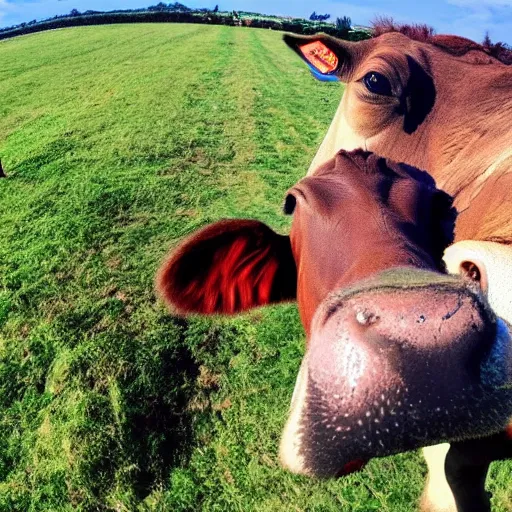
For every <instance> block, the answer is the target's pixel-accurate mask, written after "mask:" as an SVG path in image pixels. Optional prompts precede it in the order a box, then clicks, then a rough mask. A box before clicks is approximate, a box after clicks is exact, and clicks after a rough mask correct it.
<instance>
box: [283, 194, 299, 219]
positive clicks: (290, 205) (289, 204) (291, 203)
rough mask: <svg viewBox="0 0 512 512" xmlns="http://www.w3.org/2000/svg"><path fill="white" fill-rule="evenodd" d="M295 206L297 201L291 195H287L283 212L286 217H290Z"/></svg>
mask: <svg viewBox="0 0 512 512" xmlns="http://www.w3.org/2000/svg"><path fill="white" fill-rule="evenodd" d="M296 204H297V199H295V196H294V195H293V194H288V195H287V196H286V199H285V200H284V205H283V212H284V213H285V214H286V215H291V214H292V213H293V211H294V210H295V205H296Z"/></svg>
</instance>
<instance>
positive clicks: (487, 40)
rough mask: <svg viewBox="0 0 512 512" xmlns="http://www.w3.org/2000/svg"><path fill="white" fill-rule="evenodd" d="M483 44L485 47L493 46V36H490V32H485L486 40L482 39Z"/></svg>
mask: <svg viewBox="0 0 512 512" xmlns="http://www.w3.org/2000/svg"><path fill="white" fill-rule="evenodd" d="M482 46H483V47H484V48H490V47H491V46H492V41H491V38H490V37H489V32H486V33H485V37H484V40H483V41H482Z"/></svg>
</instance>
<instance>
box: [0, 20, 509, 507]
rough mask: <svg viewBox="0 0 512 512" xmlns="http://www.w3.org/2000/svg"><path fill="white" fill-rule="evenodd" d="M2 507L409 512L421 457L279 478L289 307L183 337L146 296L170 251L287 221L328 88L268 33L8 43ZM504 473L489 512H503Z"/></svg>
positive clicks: (293, 360) (137, 31)
mask: <svg viewBox="0 0 512 512" xmlns="http://www.w3.org/2000/svg"><path fill="white" fill-rule="evenodd" d="M0 62H1V63H2V65H1V66H0V157H1V158H2V162H3V164H4V167H5V170H6V172H7V173H8V175H9V178H8V179H7V180H0V219H1V220H0V241H1V244H0V510H1V511H9V512H14V511H23V512H36V511H38V512H39V511H52V512H57V511H71V510H79V511H103V510H105V511H106V510H111V511H153V510H154V511H163V510H173V511H192V510H205V511H243V512H249V511H261V512H263V511H268V512H270V511H276V510H279V511H281V510H282V511H318V512H320V511H321V512H324V511H340V510H343V511H355V512H359V511H360V512H368V511H372V510H375V511H379V512H384V511H389V512H401V511H404V512H405V511H413V510H415V508H416V505H415V504H416V501H417V499H418V496H419V494H420V492H421V486H422V481H423V478H424V475H425V472H426V469H425V467H424V465H423V462H422V461H421V458H420V457H419V455H418V454H415V453H412V454H406V455H400V456H397V457H393V458H388V459H384V460H378V461H373V462H372V463H371V464H369V466H368V467H367V468H366V469H365V470H364V471H362V472H361V473H359V474H357V475H353V476H351V477H348V478H346V479H343V480H340V481H323V482H319V481H312V480H308V479H306V478H302V477H297V476H293V475H291V474H289V473H287V472H285V471H283V470H281V469H280V467H279V464H278V461H277V447H278V442H279V437H280V434H281V430H282V428H283V425H284V421H285V418H286V413H287V408H288V405H289V401H290V398H291V393H292V390H293V385H294V381H295V376H296V373H297V370H298V367H299V363H300V360H301V356H302V353H303V345H304V335H303V333H302V329H301V326H300V322H299V320H298V315H297V311H296V308H295V306H294V305H284V306H280V307H274V308H267V309H262V310H258V311H256V312H253V313H250V314H247V315H243V316H240V317H238V318H234V319H220V318H217V319H200V318H197V319H192V320H190V321H186V322H185V321H183V320H179V319H176V318H173V317H171V316H170V315H169V314H167V312H166V310H165V308H164V307H163V305H162V304H161V303H160V302H159V301H158V300H157V299H156V297H155V295H154V291H153V278H154V274H155V272H156V269H157V268H158V265H159V263H160V262H161V260H162V258H163V257H164V255H165V254H166V253H167V252H168V250H169V249H170V248H171V247H172V246H173V244H175V243H176V242H177V240H179V239H180V237H182V236H183V235H185V234H187V233H189V232H191V231H192V230H194V229H195V228H197V227H199V226H203V225H204V224H205V223H207V222H210V221H214V220H216V219H219V218H225V217H238V216H243V217H253V218H259V219H261V220H263V221H265V222H267V223H268V224H270V225H271V226H273V227H274V228H275V229H277V230H278V231H281V232H286V230H287V228H288V226H289V219H287V218H285V217H283V215H282V214H281V212H280V205H281V201H282V198H283V195H284V192H285V191H286V189H287V188H288V187H289V186H291V185H292V184H293V183H295V182H296V180H297V179H299V178H300V177H302V176H303V175H304V174H305V172H306V169H307V167H308V164H309V162H310V161H311V159H312V157H313V155H314V152H315V149H316V147H317V146H318V144H319V143H320V141H321V139H322V136H323V135H324V134H325V132H326V129H327V126H328V124H329V122H330V119H331V117H332V115H333V113H334V111H335V109H336V106H337V103H338V101H339V97H340V94H341V90H340V88H339V86H337V85H333V84H322V83H318V82H315V81H314V80H312V79H311V78H310V76H309V73H308V71H307V70H306V69H305V67H304V66H303V65H302V63H301V62H300V60H299V59H298V58H297V57H296V56H295V55H294V54H293V52H291V51H289V50H288V49H287V48H286V47H285V45H284V44H282V42H281V36H280V34H278V33H275V32H272V31H265V30H254V29H244V28H231V27H219V26H215V27H213V26H201V25H197V26H196V25H194V26H191V25H168V24H165V25H157V24H152V25H133V26H131V25H122V26H99V27H87V28H75V29H67V30H58V31H52V32H46V33H39V34H35V35H31V36H24V37H20V38H16V39H12V40H7V41H4V42H2V43H0ZM511 476H512V465H511V464H510V463H496V464H494V465H493V467H492V472H491V479H490V483H489V485H490V486H491V488H492V490H493V492H494V505H495V510H496V511H499V512H505V511H508V512H510V511H511V510H512V508H511V506H510V502H512V491H511V489H510V485H509V483H510V478H511Z"/></svg>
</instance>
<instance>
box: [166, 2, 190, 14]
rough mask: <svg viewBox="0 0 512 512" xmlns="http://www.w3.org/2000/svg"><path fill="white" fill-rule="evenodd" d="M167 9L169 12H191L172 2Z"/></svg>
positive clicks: (183, 6) (187, 8) (184, 6)
mask: <svg viewBox="0 0 512 512" xmlns="http://www.w3.org/2000/svg"><path fill="white" fill-rule="evenodd" d="M168 9H169V10H171V11H181V12H190V11H191V10H192V9H191V8H190V7H187V6H186V5H183V4H180V3H179V2H174V3H173V4H169V5H168Z"/></svg>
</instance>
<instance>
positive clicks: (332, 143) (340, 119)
mask: <svg viewBox="0 0 512 512" xmlns="http://www.w3.org/2000/svg"><path fill="white" fill-rule="evenodd" d="M348 101H349V93H348V91H345V93H344V94H343V97H342V99H341V102H340V104H339V107H338V110H337V111H336V114H334V119H333V120H332V122H331V126H330V127H329V130H328V131H327V135H326V136H325V138H324V140H323V142H322V144H321V145H320V147H319V148H318V151H317V153H316V155H315V158H313V161H312V162H311V165H310V166H309V170H308V176H310V175H312V174H314V173H315V170H316V169H318V167H320V166H321V165H323V164H325V163H326V162H328V161H329V160H330V159H331V158H333V157H334V155H335V154H336V153H337V152H338V151H340V150H341V149H344V150H346V151H352V150H354V149H366V147H365V146H366V143H365V139H364V137H362V136H361V135H359V134H358V133H357V132H356V131H355V130H354V129H353V128H352V127H351V126H350V123H349V122H348V120H347V117H346V112H347V104H348Z"/></svg>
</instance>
